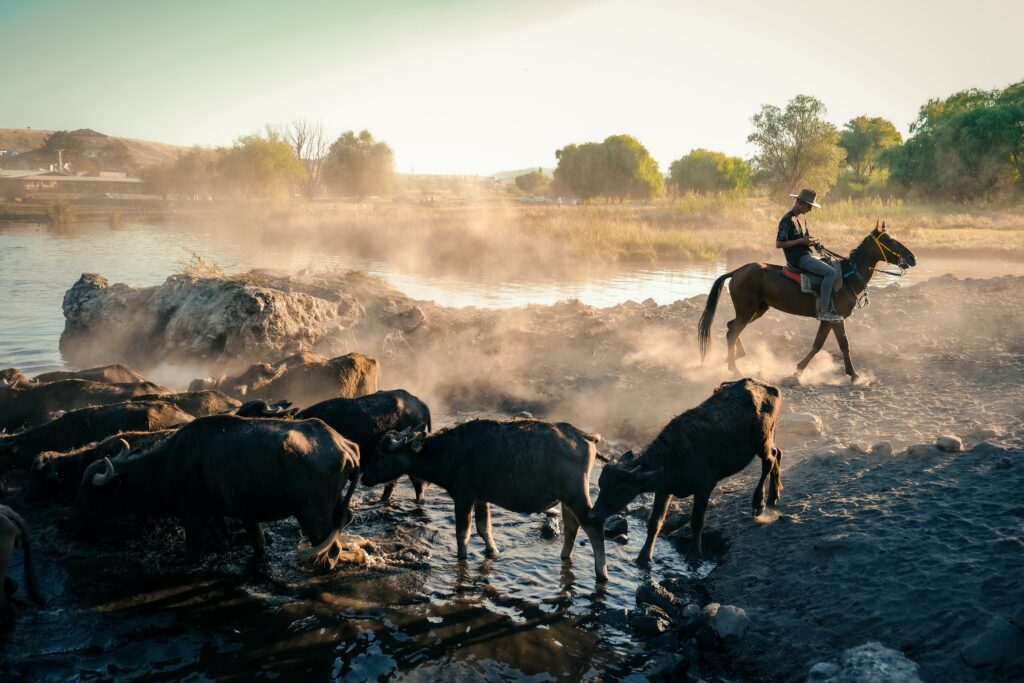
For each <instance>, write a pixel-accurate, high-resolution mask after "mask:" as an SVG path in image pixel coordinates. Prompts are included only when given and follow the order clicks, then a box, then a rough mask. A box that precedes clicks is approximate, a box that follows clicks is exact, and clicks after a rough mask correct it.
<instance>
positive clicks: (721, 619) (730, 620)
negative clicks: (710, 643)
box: [701, 602, 750, 643]
mask: <svg viewBox="0 0 1024 683" xmlns="http://www.w3.org/2000/svg"><path fill="white" fill-rule="evenodd" d="M701 615H702V616H704V617H705V618H707V619H708V622H709V624H710V626H711V628H712V630H714V632H715V635H717V636H718V637H719V638H721V639H722V640H723V641H724V642H727V643H728V642H735V641H737V640H739V639H740V638H742V637H743V634H745V633H746V632H747V629H748V628H750V619H749V618H747V613H746V611H745V610H743V609H742V608H740V607H734V606H733V605H720V604H718V603H717V602H712V603H710V604H707V605H705V606H704V609H702V610H701Z"/></svg>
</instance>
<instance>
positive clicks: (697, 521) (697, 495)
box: [690, 487, 713, 559]
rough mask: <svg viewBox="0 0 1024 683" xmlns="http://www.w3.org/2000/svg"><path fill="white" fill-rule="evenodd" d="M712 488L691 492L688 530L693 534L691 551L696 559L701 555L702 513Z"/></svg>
mask: <svg viewBox="0 0 1024 683" xmlns="http://www.w3.org/2000/svg"><path fill="white" fill-rule="evenodd" d="M712 490H713V487H712V488H709V489H704V490H697V491H695V492H694V494H693V510H692V511H691V512H690V531H691V536H693V546H692V553H693V554H694V555H696V557H697V559H700V558H701V557H702V556H703V552H702V550H701V547H700V536H701V534H702V533H703V532H704V513H706V512H707V510H708V501H709V500H710V499H711V491H712Z"/></svg>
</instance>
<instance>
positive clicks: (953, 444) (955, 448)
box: [935, 436, 964, 453]
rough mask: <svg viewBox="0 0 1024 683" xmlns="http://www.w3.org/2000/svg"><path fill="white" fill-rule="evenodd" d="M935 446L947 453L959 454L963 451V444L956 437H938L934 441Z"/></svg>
mask: <svg viewBox="0 0 1024 683" xmlns="http://www.w3.org/2000/svg"><path fill="white" fill-rule="evenodd" d="M935 446H936V447H937V448H938V449H939V450H940V451H945V452H947V453H959V452H960V451H962V450H963V449H964V443H963V441H961V440H960V437H958V436H940V437H939V438H938V439H936V440H935Z"/></svg>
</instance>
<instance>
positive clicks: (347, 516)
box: [331, 467, 360, 531]
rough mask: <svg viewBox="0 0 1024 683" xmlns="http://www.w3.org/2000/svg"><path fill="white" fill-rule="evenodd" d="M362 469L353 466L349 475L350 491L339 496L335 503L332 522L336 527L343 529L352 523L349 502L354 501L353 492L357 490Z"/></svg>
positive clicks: (339, 529)
mask: <svg viewBox="0 0 1024 683" xmlns="http://www.w3.org/2000/svg"><path fill="white" fill-rule="evenodd" d="M359 473H360V469H359V468H358V467H353V468H352V472H351V474H350V475H349V484H348V491H346V492H345V494H344V495H343V496H341V497H339V498H338V502H337V503H335V504H334V514H332V515H331V523H332V524H333V525H334V528H335V529H337V530H338V531H341V530H342V529H344V528H345V527H347V526H348V525H349V524H351V523H352V517H353V515H352V511H351V509H350V507H349V503H351V502H352V494H353V493H355V491H356V484H357V483H359Z"/></svg>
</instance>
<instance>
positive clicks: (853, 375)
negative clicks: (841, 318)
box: [832, 322, 858, 382]
mask: <svg viewBox="0 0 1024 683" xmlns="http://www.w3.org/2000/svg"><path fill="white" fill-rule="evenodd" d="M832 329H833V330H835V335H836V341H837V342H839V350H840V351H842V352H843V364H844V365H845V366H846V374H847V375H849V376H850V381H851V382H856V381H857V377H858V375H857V371H856V370H855V369H854V368H853V358H852V357H851V356H850V339H849V337H847V336H846V323H845V322H838V323H836V324H835V325H833V326H832Z"/></svg>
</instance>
